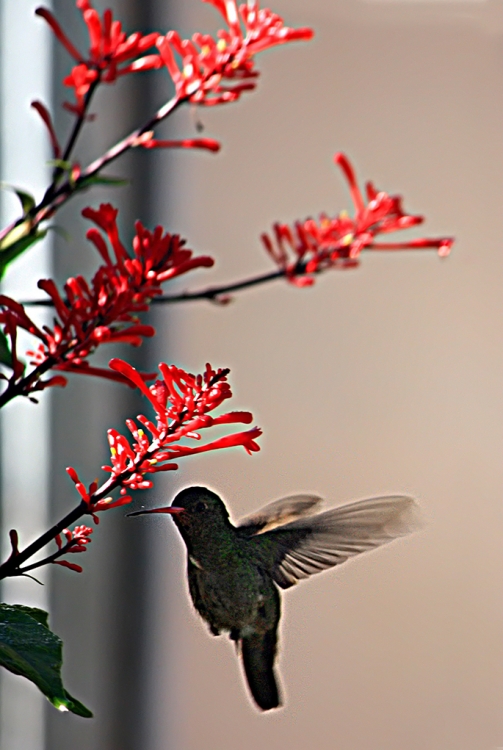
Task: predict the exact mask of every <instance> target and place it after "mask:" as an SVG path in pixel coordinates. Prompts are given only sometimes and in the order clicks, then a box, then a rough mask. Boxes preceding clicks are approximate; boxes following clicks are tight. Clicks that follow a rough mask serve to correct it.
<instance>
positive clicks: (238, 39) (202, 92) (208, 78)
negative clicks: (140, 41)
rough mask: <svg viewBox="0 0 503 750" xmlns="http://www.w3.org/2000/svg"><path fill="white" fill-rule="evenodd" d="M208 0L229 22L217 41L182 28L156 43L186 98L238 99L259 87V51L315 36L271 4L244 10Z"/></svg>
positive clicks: (252, 0)
mask: <svg viewBox="0 0 503 750" xmlns="http://www.w3.org/2000/svg"><path fill="white" fill-rule="evenodd" d="M205 1H206V2H210V3H211V4H212V5H213V6H214V7H215V8H216V9H217V10H218V11H219V12H220V14H221V15H222V16H223V19H224V21H225V23H226V24H227V26H228V29H225V30H221V31H219V32H218V34H217V40H215V39H213V37H211V36H209V35H208V34H200V33H196V34H193V36H192V40H188V39H181V37H180V36H179V35H178V33H177V32H176V31H170V32H168V34H166V36H164V37H159V38H158V40H157V42H156V44H157V47H158V49H159V53H160V56H161V58H162V61H163V63H164V65H165V66H166V68H167V70H168V72H169V74H170V76H171V78H172V80H173V83H174V85H175V90H176V96H177V97H178V99H180V100H181V99H188V100H190V101H192V102H194V103H196V104H204V105H207V106H208V105H215V104H224V103H226V102H231V101H235V100H236V99H238V98H239V97H240V95H241V93H242V92H243V91H250V90H252V89H253V88H255V79H256V78H257V76H258V72H257V71H256V70H254V68H253V56H254V55H255V54H257V53H258V52H262V51H263V50H265V49H268V48H269V47H275V46H277V45H279V44H285V43H286V42H292V41H298V40H304V41H306V40H308V39H311V38H312V36H313V31H312V30H311V29H307V28H303V29H291V28H289V27H287V26H284V24H283V20H282V19H281V18H280V16H278V15H276V14H275V13H273V12H272V11H270V10H269V9H268V8H261V9H259V7H258V3H257V2H256V0H249V1H248V3H247V4H246V5H244V4H243V5H240V6H239V9H238V6H237V3H236V2H235V0H205ZM177 58H179V59H180V65H179V64H178V62H177Z"/></svg>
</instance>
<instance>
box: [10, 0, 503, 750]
mask: <svg viewBox="0 0 503 750" xmlns="http://www.w3.org/2000/svg"><path fill="white" fill-rule="evenodd" d="M4 2H7V4H8V3H9V2H13V0H4ZM58 2H59V6H58ZM58 2H56V3H55V7H56V10H58V8H59V11H61V13H62V18H63V20H64V24H65V28H69V27H71V25H72V24H74V25H75V33H82V29H81V27H80V26H79V23H78V17H77V14H76V13H75V11H74V9H73V7H72V6H73V3H68V2H66V0H65V1H64V0H58ZM28 5H29V3H28V2H26V6H28ZM22 6H23V3H19V8H20V11H19V12H21V7H22ZM113 7H114V9H116V11H117V13H118V15H119V17H120V18H121V19H122V20H123V22H124V24H125V25H126V26H127V27H128V28H142V29H147V30H150V29H151V28H161V29H166V28H170V27H176V28H178V29H180V30H181V31H182V32H183V34H185V35H187V34H189V33H191V32H192V31H194V30H196V29H200V30H214V29H216V28H218V27H219V25H220V23H219V20H218V18H217V17H216V14H215V13H214V11H213V9H212V8H211V7H210V6H209V5H207V4H201V3H198V2H197V0H191V1H190V2H188V1H186V2H184V3H178V4H176V3H172V4H171V5H168V4H166V3H161V2H153V1H152V3H151V4H150V3H144V2H142V3H139V2H137V1H136V2H135V1H134V0H129V1H128V2H126V0H117V2H116V3H115V4H114V6H113ZM273 8H274V10H275V11H277V12H278V13H279V14H280V15H282V16H283V17H284V18H285V21H286V22H287V23H288V24H289V25H291V26H306V25H307V26H312V27H313V28H314V29H315V32H316V36H315V39H314V41H313V42H311V43H309V44H298V45H289V46H286V47H285V48H283V49H279V50H276V51H274V52H272V53H270V54H269V53H268V54H266V55H263V56H262V57H261V58H258V60H257V67H258V68H259V69H260V70H261V71H262V73H261V78H260V80H259V86H258V91H257V92H256V93H254V94H251V95H248V96H246V97H243V98H242V101H241V102H239V103H238V104H234V105H232V106H228V107H221V108H217V109H215V110H203V111H200V110H199V111H197V113H195V114H194V113H191V112H190V111H189V110H184V111H182V112H180V113H178V114H177V116H176V117H175V118H174V119H173V122H172V123H171V124H170V127H169V128H165V129H163V131H162V132H163V134H166V133H167V132H171V133H178V134H185V135H186V134H189V133H193V132H194V127H195V119H196V118H197V119H199V120H200V121H201V123H202V124H203V125H204V134H205V135H207V136H211V137H215V138H218V139H219V140H221V141H222V143H223V149H222V152H221V153H220V154H219V155H217V156H212V155H208V154H190V153H178V154H167V153H161V152H156V153H155V154H147V155H146V154H139V155H134V156H135V159H133V160H131V161H130V163H129V164H125V163H119V164H118V165H117V167H116V168H115V169H114V170H110V171H111V172H113V173H114V174H125V173H128V174H129V175H130V177H131V179H132V184H131V187H130V188H126V189H122V190H121V191H120V193H118V194H117V195H118V196H120V197H119V198H117V197H116V196H114V195H112V196H110V194H109V192H107V193H103V194H101V195H100V194H99V193H94V194H91V197H90V200H89V197H88V196H86V197H85V199H84V200H85V202H91V203H92V205H97V204H98V202H99V200H100V199H101V200H103V199H104V198H105V197H106V198H107V199H110V197H111V198H112V199H113V200H114V202H116V201H117V200H118V199H119V200H120V201H122V203H121V207H122V209H123V210H124V214H123V216H124V219H123V226H124V232H125V236H127V233H128V232H131V225H132V220H133V219H135V218H137V217H139V218H141V219H142V220H143V221H145V222H148V223H150V224H151V225H153V224H156V223H162V224H164V225H165V226H167V227H169V228H170V229H171V230H172V231H176V232H180V233H181V234H182V235H184V236H186V237H187V238H188V241H189V246H190V247H192V248H194V249H195V250H197V251H199V252H204V253H210V254H212V255H215V257H216V258H217V261H218V263H217V266H216V268H215V269H214V270H212V271H205V272H200V273H199V272H198V274H197V275H196V274H194V275H193V276H192V279H190V278H189V277H187V278H186V279H184V280H183V282H182V283H181V284H180V286H181V287H183V288H185V287H189V286H190V287H192V288H194V287H197V286H205V285H207V284H208V285H209V284H214V283H218V282H223V281H231V280H234V279H238V278H243V277H246V276H247V275H251V274H255V273H257V272H260V271H267V270H268V269H269V268H270V264H269V261H268V259H267V258H266V257H265V254H264V253H263V250H262V249H261V246H260V243H259V240H258V237H259V234H260V232H262V231H264V230H266V229H267V228H269V227H270V225H271V223H272V222H273V221H275V220H279V221H293V220H295V219H297V218H301V219H302V218H305V217H306V216H308V215H316V214H318V213H319V212H320V211H322V210H325V211H327V212H328V213H329V214H335V213H337V212H338V211H340V210H342V209H345V208H350V201H349V196H348V193H347V189H346V186H345V184H344V182H343V180H342V178H341V176H340V174H339V173H338V171H337V170H336V169H335V168H334V166H333V164H332V155H333V153H334V152H336V151H340V150H342V151H344V152H345V153H346V154H347V155H348V156H349V157H350V159H351V160H352V161H353V163H354V164H355V167H356V170H357V173H358V176H359V178H360V180H361V182H362V183H363V181H364V180H366V179H372V180H374V181H375V183H376V184H377V186H378V187H380V188H382V189H383V190H386V191H388V192H390V193H400V194H402V195H404V196H405V207H406V208H407V209H408V210H409V211H410V212H411V213H421V214H424V215H425V216H426V217H427V222H426V225H425V227H424V229H422V228H419V230H418V233H417V234H420V235H422V234H423V233H424V234H426V235H428V236H436V235H442V234H454V235H455V236H456V239H457V241H456V245H455V247H454V250H453V253H452V255H451V257H450V258H449V259H448V260H445V261H440V260H439V259H438V258H437V257H435V255H434V254H432V253H431V254H429V253H420V252H417V253H404V254H397V255H394V256H390V255H384V254H383V255H375V256H372V255H370V254H369V255H366V256H364V257H363V259H362V264H361V266H360V268H359V269H357V270H355V271H351V272H346V273H337V272H332V273H330V274H326V275H325V276H323V277H321V278H319V279H317V282H316V284H315V286H314V287H313V288H311V289H305V290H298V289H295V288H292V287H288V286H287V285H286V284H284V283H279V282H278V283H276V284H271V285H269V286H267V287H266V286H264V287H263V288H258V289H255V290H250V291H248V292H243V293H241V294H240V295H236V298H235V300H234V302H233V304H232V305H231V306H227V307H217V306H214V305H210V304H206V303H194V304H191V305H183V306H179V307H176V308H175V307H172V308H167V307H164V308H163V309H162V310H161V309H159V308H157V309H156V311H155V313H154V314H153V317H154V319H155V324H156V325H157V327H158V330H159V337H158V338H157V339H155V340H154V342H153V345H152V346H150V347H146V348H144V350H143V352H140V353H139V355H138V358H137V359H136V362H138V363H140V362H141V363H142V365H143V366H145V367H147V366H148V367H150V366H151V365H152V363H157V362H159V361H162V360H167V361H170V362H174V363H176V364H178V365H180V366H182V367H185V368H187V369H189V370H192V371H199V370H200V369H201V368H202V367H203V366H204V363H205V362H207V361H209V362H211V363H212V364H213V365H215V366H229V367H231V370H232V372H231V382H232V385H233V390H234V393H235V398H234V407H235V408H244V409H250V410H252V411H253V413H254V416H255V419H256V423H257V424H259V425H260V426H261V427H262V428H263V430H264V437H263V439H262V440H261V446H262V450H261V452H260V453H258V454H256V455H254V456H253V457H251V458H250V457H248V456H246V455H245V454H244V452H239V451H235V452H232V451H231V452H228V453H225V452H220V453H216V454H213V455H211V454H210V455H207V456H202V457H200V458H197V459H196V458H194V459H189V460H187V461H186V464H185V465H184V466H183V468H181V470H180V471H179V472H178V473H177V474H176V475H173V476H171V477H169V478H168V477H166V478H164V481H159V482H156V487H155V489H154V490H152V491H151V492H150V493H149V495H148V497H143V498H139V499H138V500H137V501H136V502H137V504H138V505H139V504H141V503H143V502H145V503H146V502H148V503H149V504H152V505H154V504H158V503H160V502H169V501H170V499H171V497H172V496H173V494H174V493H175V492H176V491H177V490H178V489H180V488H181V487H183V486H187V485H189V484H194V483H201V484H206V485H209V486H211V487H212V488H213V489H215V490H216V491H217V492H219V493H220V494H222V496H223V497H225V499H226V501H227V502H228V504H229V506H230V508H231V511H232V514H233V517H234V518H239V516H241V515H244V514H247V513H249V512H251V511H252V510H254V509H256V508H258V507H259V506H260V505H262V504H264V503H265V502H266V501H268V500H270V499H273V498H275V497H279V496H281V495H286V494H289V493H291V492H298V491H302V490H311V491H314V492H317V493H320V494H322V495H324V496H325V497H326V498H327V500H328V501H329V502H330V504H337V503H342V502H347V501H350V500H353V499H357V498H361V497H365V496H369V495H376V494H384V493H388V492H391V493H405V494H411V495H413V496H415V497H417V498H418V500H419V502H420V503H421V506H422V508H423V511H424V515H425V518H426V520H427V526H426V528H425V529H424V530H423V531H422V532H420V533H418V534H416V535H415V536H413V537H410V538H408V539H405V540H401V541H399V542H396V543H395V544H393V545H390V546H389V547H386V548H384V549H382V550H380V551H378V552H375V553H372V554H369V555H367V556H362V557H361V558H360V559H358V560H354V561H352V562H351V563H349V564H348V565H347V566H343V567H342V568H340V569H339V570H336V571H332V572H328V573H326V574H324V575H322V576H318V577H316V578H314V579H312V580H311V581H309V582H306V583H303V584H301V585H300V586H299V587H298V588H295V589H294V590H293V591H289V592H287V593H286V596H285V597H284V616H283V621H282V629H281V652H280V658H279V669H280V672H281V677H282V681H283V689H284V698H285V706H284V708H283V709H281V710H280V711H276V712H271V713H270V714H268V715H265V716H264V715H259V714H258V713H257V712H256V711H255V709H254V708H253V707H252V705H251V704H250V702H249V700H248V697H247V694H246V689H245V687H244V685H243V682H242V678H241V673H240V667H239V665H238V663H237V660H236V658H235V655H234V653H233V652H234V649H233V647H232V645H231V644H230V643H229V642H228V641H227V639H224V638H220V639H214V638H210V637H209V636H208V634H207V631H206V628H205V626H204V625H203V623H202V622H200V621H199V620H198V619H197V617H196V616H195V614H194V612H193V611H192V607H191V604H190V602H189V600H188V595H187V590H186V582H185V556H184V550H183V548H182V543H181V541H180V539H179V538H178V536H177V533H176V530H175V529H174V527H173V525H172V523H171V522H170V520H169V519H165V518H162V517H161V518H152V519H150V518H146V519H139V520H138V521H135V522H133V521H127V520H125V519H124V518H123V512H122V511H121V510H118V511H115V512H114V513H112V512H111V513H110V514H108V517H103V521H102V524H101V525H100V527H99V529H98V530H97V533H96V534H95V539H94V540H93V543H92V545H91V547H94V549H90V551H89V553H88V554H87V555H86V556H85V560H84V562H85V572H84V574H82V575H81V576H72V575H71V574H70V573H69V572H68V571H65V570H57V571H54V573H53V575H52V578H51V582H50V588H49V592H50V603H51V622H52V624H53V627H54V630H55V631H56V632H58V633H59V634H60V635H61V636H62V637H63V638H64V640H65V679H66V682H67V684H68V689H69V690H70V692H72V693H73V694H75V695H76V696H78V697H79V698H80V699H81V700H83V701H84V703H86V704H88V705H90V706H91V707H92V708H93V710H94V711H95V714H96V719H95V720H94V721H92V722H86V721H84V720H80V719H78V718H76V717H73V716H69V715H60V714H56V712H55V711H53V710H52V708H51V707H48V708H47V711H46V714H45V735H46V747H47V748H48V750H63V749H64V748H67V747H68V746H69V745H70V743H71V746H72V748H73V750H76V749H77V748H78V750H81V748H82V749H84V748H86V750H89V749H90V748H93V750H94V748H96V750H129V749H130V748H131V750H133V748H134V750H138V748H142V750H143V748H145V749H146V750H200V748H202V747H206V748H211V749H212V750H213V748H215V750H216V749H217V748H218V750H230V749H231V748H235V747H239V748H240V750H249V749H250V750H251V748H255V747H257V746H263V747H267V748H268V750H284V748H286V747H289V748H293V749H294V750H301V748H302V749H303V748H305V747H306V745H310V744H313V745H315V746H316V747H317V748H318V750H333V748H337V750H355V749H357V750H402V749H403V748H407V750H431V749H432V748H433V749H434V750H436V749H437V748H439V749H440V748H442V750H486V749H487V750H496V748H498V747H500V746H503V721H502V714H501V704H502V700H503V671H502V663H503V653H502V651H503V648H502V638H501V633H502V626H503V603H502V598H501V590H502V583H503V580H502V578H503V576H502V572H503V566H502V562H503V560H502V557H503V553H502V547H501V538H502V531H503V528H502V527H503V513H502V497H501V496H502V479H503V467H502V461H501V453H502V448H503V428H502V424H503V421H502V416H503V414H502V411H503V398H502V383H503V347H502V346H501V324H502V322H503V321H502V317H503V308H502V303H501V288H502V284H503V252H502V236H501V228H500V215H501V205H502V197H503V178H502V163H503V158H502V157H503V143H502V138H501V127H502V122H503V118H502V115H503V104H502V97H501V83H502V77H503V74H502V66H501V52H502V33H503V9H502V6H501V4H500V3H499V2H496V1H495V0H493V1H491V0H488V1H486V2H484V1H479V2H475V1H474V2H470V1H469V0H464V1H460V2H443V1H442V0H436V1H435V2H413V1H412V0H408V1H405V0H404V2H400V1H399V0H395V1H394V2H379V1H378V0H368V1H365V0H337V1H334V2H327V0H312V2H310V3H309V4H307V3H305V2H300V0H275V2H274V4H273ZM72 19H73V20H72ZM77 27H79V28H78V29H77ZM55 54H56V57H55V66H56V68H55V69H56V74H55V78H56V80H58V79H60V78H61V76H62V75H63V72H62V71H63V63H64V64H65V65H66V64H67V61H66V62H65V60H64V59H63V57H62V53H60V52H59V51H58V52H57V53H55ZM28 63H29V64H33V65H36V61H35V60H33V61H31V60H29V61H28ZM28 63H27V64H28ZM150 80H151V79H149V78H147V77H145V78H141V79H140V78H138V79H136V81H132V82H129V81H124V82H122V84H121V85H122V88H119V89H117V90H113V91H112V90H111V89H107V90H106V92H104V93H103V94H102V97H101V100H99V99H98V100H97V101H96V104H95V107H94V109H95V110H96V111H98V112H99V117H98V120H97V121H96V123H95V124H94V125H92V126H90V132H91V134H92V135H91V136H90V137H89V139H88V141H87V142H85V143H84V145H83V149H82V153H83V161H85V160H86V158H85V155H86V154H90V155H91V154H92V155H95V154H96V153H98V151H99V148H100V147H101V146H105V147H106V145H108V144H110V143H112V142H113V140H114V138H116V137H117V136H120V135H123V134H124V133H126V132H128V128H129V127H130V126H131V125H132V124H135V123H137V122H139V121H140V120H141V117H142V113H143V112H144V111H145V107H147V106H149V107H150V106H151V105H156V104H158V103H160V102H162V101H163V98H165V97H166V93H167V91H168V84H167V81H166V80H165V81H164V82H163V81H162V76H157V77H155V80H156V82H158V85H159V88H158V89H154V88H151V85H150V83H148V81H150ZM152 80H154V79H152ZM128 86H129V88H128ZM163 86H165V87H166V88H163ZM118 111H119V112H120V117H119V118H118V117H117V112H118ZM118 120H119V122H118ZM61 122H62V123H64V122H65V121H63V120H61ZM61 127H63V125H61ZM3 179H5V180H8V179H9V177H8V175H4V176H3ZM175 186H176V187H175ZM77 215H78V212H77V208H76V204H73V208H72V209H70V210H69V211H68V214H65V215H62V217H61V222H63V223H64V224H65V226H70V228H71V235H72V237H71V239H72V242H73V244H72V245H71V246H70V245H68V244H64V243H62V242H61V241H60V240H59V239H58V240H57V241H56V244H55V248H54V258H53V265H54V268H55V272H56V273H57V274H58V275H59V277H60V278H62V279H63V278H66V276H68V275H70V274H72V273H75V271H76V269H77V268H81V266H82V262H83V261H82V259H81V258H79V259H77V258H76V256H75V255H74V249H75V247H76V246H79V247H81V248H82V252H83V256H82V258H85V259H86V260H85V262H86V263H89V268H93V267H94V263H95V259H94V258H93V257H92V251H91V252H89V249H88V248H86V247H85V244H86V243H85V242H84V241H83V233H84V229H85V228H84V225H83V224H80V223H79V224H77V219H76V216H77ZM415 236H416V234H415ZM70 249H71V252H70ZM33 252H34V253H35V252H36V250H34V251H33ZM79 264H80V265H79ZM129 356H130V352H128V357H129ZM140 356H141V359H140V358H139V357H140ZM51 409H52V417H51V420H50V424H51V435H52V437H51V443H50V445H51V456H52V457H51V464H50V466H51V469H50V477H51V480H50V481H51V485H50V489H51V492H50V497H51V501H50V502H51V505H50V507H49V509H48V513H49V514H50V515H51V517H52V516H53V515H56V514H60V513H61V509H62V508H66V507H68V503H70V502H73V495H72V494H71V493H72V489H71V487H70V483H69V482H68V480H67V479H66V477H65V474H64V467H65V466H66V465H67V464H72V465H74V466H76V467H77V468H78V470H79V471H80V472H82V475H83V476H86V477H87V479H92V478H93V477H94V476H95V473H96V467H98V466H99V465H100V464H101V463H103V457H105V456H106V455H107V453H106V444H105V430H106V428H107V427H108V426H110V425H113V426H118V425H120V424H121V422H123V419H124V417H125V416H127V415H130V414H134V413H136V412H137V411H138V410H139V409H140V406H139V404H138V403H137V404H134V403H132V401H131V397H130V396H129V394H124V393H122V392H120V389H119V388H118V387H115V386H106V385H105V386H98V384H97V383H94V382H87V383H86V382H82V381H78V380H77V379H75V380H74V381H73V382H72V383H71V384H70V385H69V387H68V388H67V389H65V390H64V391H61V392H58V393H54V394H53V396H52V405H51ZM121 414H122V416H121ZM5 531H6V530H4V533H5ZM29 585H30V584H29V583H28V584H27V588H28V586H29ZM33 585H35V584H33ZM25 690H29V686H28V687H27V688H25ZM4 744H5V743H4ZM2 750H15V748H14V746H11V747H8V746H5V747H4V746H3V745H2Z"/></svg>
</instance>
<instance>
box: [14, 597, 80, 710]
mask: <svg viewBox="0 0 503 750" xmlns="http://www.w3.org/2000/svg"><path fill="white" fill-rule="evenodd" d="M62 650H63V644H62V641H61V639H60V638H58V636H57V635H55V634H54V633H53V632H52V631H51V630H49V627H48V614H47V612H44V611H43V610H42V609H35V608H33V607H25V606H23V605H21V604H0V665H1V666H3V667H5V668H6V669H8V670H9V671H10V672H13V673H14V674H18V675H21V676H23V677H26V678H27V679H28V680H31V682H33V683H34V684H35V685H36V686H37V687H38V689H39V690H40V691H41V692H42V693H43V694H44V695H45V696H46V698H48V699H49V701H50V702H51V703H52V704H53V706H55V707H56V708H57V709H59V710H60V711H72V713H74V714H77V715H78V716H83V717H84V718H91V717H92V713H91V711H89V709H88V708H86V707H85V706H84V705H83V704H82V703H80V701H78V700H76V699H75V698H73V697H72V696H71V695H70V694H69V693H68V692H67V691H66V690H65V689H64V687H63V683H62V681H61V665H62V662H63V656H62Z"/></svg>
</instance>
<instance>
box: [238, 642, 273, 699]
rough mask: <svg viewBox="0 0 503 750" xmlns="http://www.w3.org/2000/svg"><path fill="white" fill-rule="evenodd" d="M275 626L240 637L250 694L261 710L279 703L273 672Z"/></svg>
mask: <svg viewBox="0 0 503 750" xmlns="http://www.w3.org/2000/svg"><path fill="white" fill-rule="evenodd" d="M276 637H277V633H276V627H274V628H273V629H271V630H267V631H266V632H265V633H252V634H251V635H249V636H246V637H245V638H242V639H241V655H242V657H243V666H244V670H245V674H246V679H247V681H248V686H249V688H250V691H251V694H252V695H253V698H254V700H255V702H256V704H257V705H258V706H259V708H261V709H262V710H263V711H268V710H269V709H270V708H277V707H278V706H279V705H280V698H279V693H278V685H277V683H276V676H275V674H274V658H275V656H276Z"/></svg>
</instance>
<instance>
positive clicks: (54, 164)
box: [46, 159, 73, 172]
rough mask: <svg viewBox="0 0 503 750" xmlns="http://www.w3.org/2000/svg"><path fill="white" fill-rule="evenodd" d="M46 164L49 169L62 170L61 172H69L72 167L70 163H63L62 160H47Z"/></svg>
mask: <svg viewBox="0 0 503 750" xmlns="http://www.w3.org/2000/svg"><path fill="white" fill-rule="evenodd" d="M46 163H47V165H48V166H49V167H56V168H57V169H62V170H63V172H70V171H71V169H72V166H73V165H72V162H71V161H64V160H63V159H49V160H48V161H47V162H46Z"/></svg>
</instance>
